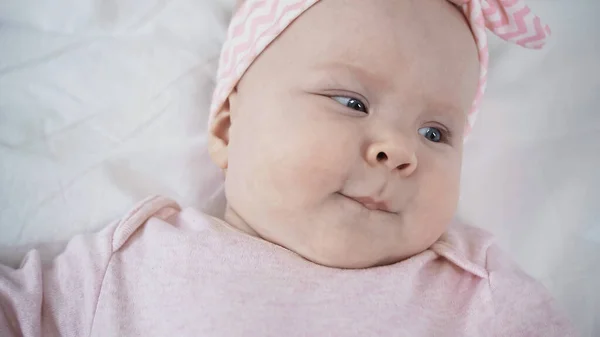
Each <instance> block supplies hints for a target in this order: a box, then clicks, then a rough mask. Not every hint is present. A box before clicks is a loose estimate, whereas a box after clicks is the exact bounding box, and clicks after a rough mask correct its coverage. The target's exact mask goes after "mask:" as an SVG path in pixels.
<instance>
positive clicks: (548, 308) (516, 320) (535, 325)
mask: <svg viewBox="0 0 600 337" xmlns="http://www.w3.org/2000/svg"><path fill="white" fill-rule="evenodd" d="M487 265H488V266H487V267H488V271H489V281H490V287H491V291H492V305H493V306H494V309H495V313H496V315H495V317H494V324H495V327H496V329H495V330H496V336H511V337H513V336H514V337H517V336H528V337H529V336H540V337H541V336H543V337H553V336H556V337H558V336H560V337H566V336H575V335H576V334H575V332H574V331H573V328H572V326H571V323H570V322H569V320H568V319H567V318H566V316H565V315H564V314H563V313H562V312H561V311H560V310H558V309H557V307H556V304H555V302H554V299H553V298H552V296H551V295H550V293H549V292H548V291H547V290H546V288H544V286H543V285H542V284H541V283H539V282H537V281H536V280H534V279H533V278H531V277H530V276H528V275H527V274H526V273H524V272H523V271H522V270H521V269H520V268H519V267H517V266H516V265H515V264H514V262H512V261H511V260H510V259H509V258H508V257H507V256H505V254H504V253H502V252H501V251H500V249H498V248H497V247H495V246H492V247H491V248H490V249H489V250H488V259H487Z"/></svg>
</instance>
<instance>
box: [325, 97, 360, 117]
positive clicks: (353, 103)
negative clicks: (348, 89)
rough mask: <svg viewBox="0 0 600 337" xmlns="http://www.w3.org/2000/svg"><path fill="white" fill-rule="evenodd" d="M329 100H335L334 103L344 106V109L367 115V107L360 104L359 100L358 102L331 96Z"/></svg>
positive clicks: (353, 99)
mask: <svg viewBox="0 0 600 337" xmlns="http://www.w3.org/2000/svg"><path fill="white" fill-rule="evenodd" d="M331 98H332V99H333V100H335V101H336V102H338V103H340V104H342V105H345V106H346V107H348V108H350V109H352V110H356V111H360V112H363V113H365V114H367V113H368V111H367V106H366V105H365V104H364V103H363V102H361V101H360V100H358V99H356V98H352V97H345V96H333V97H331Z"/></svg>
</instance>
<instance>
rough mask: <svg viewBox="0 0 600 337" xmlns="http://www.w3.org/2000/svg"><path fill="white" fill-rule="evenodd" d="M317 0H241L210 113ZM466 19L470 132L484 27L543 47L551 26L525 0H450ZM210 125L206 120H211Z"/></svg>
mask: <svg viewBox="0 0 600 337" xmlns="http://www.w3.org/2000/svg"><path fill="white" fill-rule="evenodd" d="M318 1H319V0H245V1H244V2H243V3H242V5H241V6H240V8H239V9H238V10H237V12H236V13H235V14H234V16H233V18H232V20H231V23H230V25H229V30H228V33H227V40H226V41H225V44H224V45H223V49H222V52H221V57H220V60H219V70H218V72H217V85H216V88H215V91H214V94H213V99H212V104H211V108H210V120H209V123H210V124H212V120H213V117H214V115H215V114H216V113H217V112H218V111H219V110H220V109H221V106H222V105H223V103H224V102H225V100H226V99H227V97H228V96H229V94H230V93H231V91H232V90H233V88H234V87H235V86H236V85H237V82H238V81H239V80H240V79H241V78H242V76H243V75H244V73H245V72H246V70H247V69H248V68H249V67H250V65H251V64H252V62H254V60H255V59H256V57H258V55H260V53H262V52H263V50H265V48H266V47H267V46H268V45H269V44H270V43H271V42H273V40H275V38H277V36H279V34H281V32H283V31H284V30H285V29H286V28H287V27H288V26H289V25H290V24H291V23H292V22H293V21H294V20H295V19H296V18H298V17H299V16H300V15H302V13H304V12H305V11H306V10H307V9H309V8H310V7H311V6H312V5H314V4H315V3H317V2H318ZM448 1H450V2H452V3H454V4H455V5H457V6H458V7H459V8H460V9H461V10H462V12H463V13H464V15H465V17H466V18H467V20H468V22H469V25H470V27H471V30H472V31H473V36H474V38H475V42H476V44H477V49H478V51H479V62H480V78H479V88H478V90H477V94H476V96H475V99H474V101H473V105H472V108H471V111H470V112H469V115H468V119H467V120H468V123H467V128H466V132H467V133H469V132H470V130H471V128H472V127H473V124H474V123H475V117H476V116H477V112H478V109H479V105H480V103H481V100H482V98H483V95H484V93H485V88H486V84H487V69H488V64H489V52H488V42H487V35H486V34H487V33H486V29H489V30H490V31H491V32H493V33H494V34H496V35H497V36H499V37H500V38H502V39H503V40H506V41H509V42H513V43H515V44H518V45H520V46H522V47H525V48H531V49H539V48H542V47H543V46H544V44H545V43H546V40H547V38H548V36H549V35H550V28H549V27H548V26H547V25H545V24H543V23H542V21H541V19H540V18H539V17H538V16H536V15H535V14H533V12H532V11H531V9H530V8H529V7H528V6H527V5H526V4H525V3H524V1H523V0H448ZM210 124H209V125H210Z"/></svg>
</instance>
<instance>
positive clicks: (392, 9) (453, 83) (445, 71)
mask: <svg viewBox="0 0 600 337" xmlns="http://www.w3.org/2000/svg"><path fill="white" fill-rule="evenodd" d="M347 1H348V0H326V1H321V2H320V3H317V4H316V5H315V6H313V7H312V8H311V9H309V10H308V11H306V13H304V14H303V15H302V16H300V17H299V18H298V19H297V20H296V21H295V22H293V23H292V24H291V25H290V26H289V27H288V29H287V30H286V31H285V32H283V34H281V36H280V37H279V38H278V39H277V40H276V41H275V42H274V43H273V44H272V45H271V46H269V47H268V48H267V50H266V51H265V52H264V54H265V55H264V57H265V58H266V59H267V61H265V62H267V63H268V64H269V66H268V67H267V66H265V67H264V69H265V71H266V72H270V71H273V72H275V71H277V72H281V74H275V76H284V75H286V74H287V75H289V78H290V79H299V80H305V79H309V80H310V79H314V80H315V81H323V80H325V81H332V82H336V83H334V84H339V85H340V87H342V88H340V89H346V88H343V87H344V86H345V85H346V84H348V83H351V85H352V86H353V88H356V87H358V89H357V90H360V91H361V92H360V93H361V94H363V95H364V96H367V95H369V92H370V91H375V92H377V93H381V92H386V91H387V92H396V93H398V92H410V91H411V90H415V89H418V90H417V91H421V92H422V93H423V94H424V95H429V96H431V97H428V98H427V99H436V100H438V101H451V104H453V105H460V106H461V107H462V108H464V109H466V110H468V109H469V107H470V105H471V103H472V99H473V93H474V92H475V90H476V87H477V83H478V77H479V63H478V56H477V50H476V47H475V42H474V40H473V37H472V34H471V31H470V29H469V27H468V24H467V23H466V22H465V19H464V18H463V16H462V14H461V13H460V12H459V11H458V10H457V9H456V8H454V6H453V5H452V4H450V3H448V2H447V1H440V0H420V1H418V4H413V3H411V2H410V1H408V0H399V1H390V0H369V1H356V0H351V1H352V3H353V4H356V5H355V6H340V4H343V3H346V2H347ZM430 12H435V13H437V14H434V15H430ZM278 66H279V67H278ZM263 75H265V74H263ZM265 76H266V77H268V75H265ZM339 82H341V83H339ZM462 86H466V87H467V89H466V91H464V90H461V87H462ZM371 96H374V95H371ZM445 96H446V97H445ZM463 111H464V110H463Z"/></svg>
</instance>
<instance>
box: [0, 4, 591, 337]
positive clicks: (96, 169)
mask: <svg viewBox="0 0 600 337" xmlns="http://www.w3.org/2000/svg"><path fill="white" fill-rule="evenodd" d="M233 3H234V0H227V1H225V0H202V1H197V0H143V1H142V0H120V1H109V0H104V1H101V0H77V1H76V0H55V1H43V0H3V1H1V2H0V186H1V190H0V247H1V248H0V261H2V262H3V263H7V264H13V265H14V264H17V263H18V261H19V259H20V258H21V257H22V256H23V254H24V252H25V251H26V250H27V249H29V248H31V247H33V246H36V245H38V244H40V243H45V245H44V248H43V253H44V257H45V258H51V257H52V256H53V255H54V254H55V253H56V252H57V251H59V250H60V247H62V242H64V241H65V240H68V239H69V238H70V237H72V236H73V235H75V234H77V233H83V232H90V231H94V230H97V229H99V228H101V227H102V226H103V225H105V224H106V223H108V222H109V221H111V220H113V219H115V218H116V217H118V216H119V215H120V214H121V213H122V212H124V211H126V210H127V209H128V208H129V207H130V206H131V205H132V204H133V203H135V202H136V201H138V200H140V199H143V198H144V197H146V196H148V195H150V194H163V195H167V196H170V197H172V198H174V199H176V200H178V201H179V202H181V204H183V205H186V206H195V207H198V208H202V209H204V210H207V211H209V212H211V213H215V214H217V213H218V212H220V210H221V208H222V207H223V196H222V191H221V186H220V180H221V178H222V177H221V173H220V172H219V170H218V169H217V168H216V167H214V166H213V165H212V164H211V163H210V161H209V158H208V156H207V153H206V148H205V138H206V118H207V110H208V106H209V103H210V102H209V100H210V94H211V90H212V87H213V85H214V81H213V76H214V73H215V71H216V66H217V59H218V54H219V48H220V44H221V43H222V41H223V39H224V35H225V30H226V24H227V20H228V18H229V16H230V14H231V8H232V7H233ZM529 3H530V5H531V6H532V8H533V9H534V10H535V11H536V12H537V13H538V14H539V15H540V16H542V17H543V18H544V19H545V20H546V21H547V22H548V23H549V24H550V25H551V27H552V28H553V33H554V35H553V39H552V40H551V42H550V44H549V46H548V48H546V49H545V50H543V51H530V50H522V49H520V48H517V47H514V46H510V45H506V44H504V43H500V42H499V41H497V40H496V39H492V48H491V69H490V83H489V87H488V94H487V96H486V98H485V100H484V104H483V108H482V113H481V114H480V117H479V119H478V124H477V125H476V127H475V129H474V132H473V134H472V136H471V137H470V139H469V142H468V143H467V145H466V152H465V162H464V169H463V180H462V188H463V189H462V194H461V202H460V207H459V216H460V217H461V218H463V219H464V220H465V221H467V222H469V223H472V224H474V225H477V226H480V227H483V228H485V229H488V230H490V231H492V232H493V233H494V234H495V235H496V236H497V238H498V241H499V243H500V244H501V246H502V247H503V248H504V249H505V250H507V251H508V252H509V253H510V254H511V255H512V256H513V257H514V259H515V260H516V261H517V262H518V263H519V264H520V265H521V266H522V267H523V268H524V269H525V270H527V271H528V272H529V273H530V274H531V275H533V276H534V277H536V278H538V279H539V280H541V281H542V282H543V283H544V284H545V285H546V286H547V287H548V288H549V289H550V290H551V291H552V293H553V294H554V296H555V297H556V298H557V300H558V301H559V303H560V304H561V305H562V306H563V307H564V308H565V309H566V310H567V312H568V314H569V315H570V317H571V319H572V320H573V322H574V323H575V324H576V325H577V327H578V328H579V330H580V332H581V335H582V336H600V292H598V285H599V284H600V268H599V267H600V140H599V138H600V113H598V106H599V105H600V95H598V94H599V93H600V61H599V60H600V39H598V36H599V34H600V22H599V21H598V20H596V14H595V13H599V12H600V2H597V1H592V0H576V1H558V0H529Z"/></svg>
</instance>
